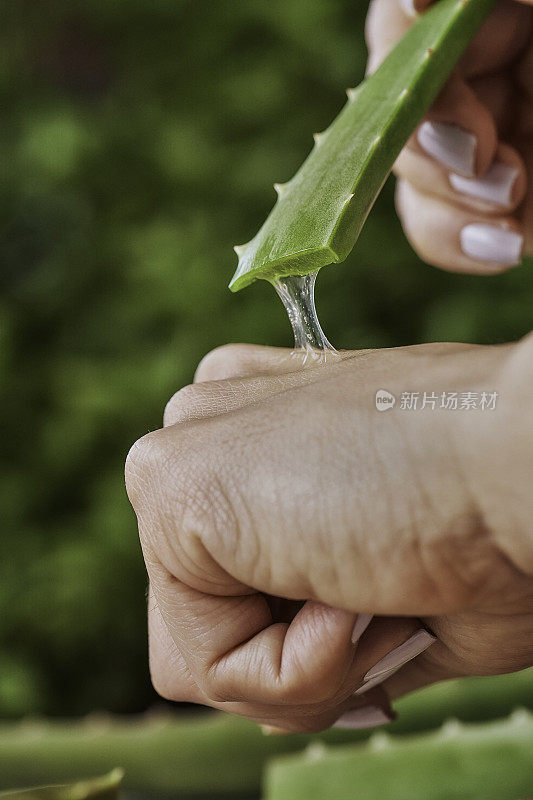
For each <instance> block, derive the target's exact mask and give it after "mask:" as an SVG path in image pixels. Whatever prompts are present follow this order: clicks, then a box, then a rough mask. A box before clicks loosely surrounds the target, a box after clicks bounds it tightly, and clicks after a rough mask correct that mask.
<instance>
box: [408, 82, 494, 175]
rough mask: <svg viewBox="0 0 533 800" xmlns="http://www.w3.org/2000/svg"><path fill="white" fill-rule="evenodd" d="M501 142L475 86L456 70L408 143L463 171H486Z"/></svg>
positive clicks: (455, 170)
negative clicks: (474, 90)
mask: <svg viewBox="0 0 533 800" xmlns="http://www.w3.org/2000/svg"><path fill="white" fill-rule="evenodd" d="M497 146H498V132H497V129H496V124H495V121H494V119H493V117H492V115H491V114H490V112H489V111H488V109H487V108H486V107H485V106H484V105H483V103H482V102H481V101H480V100H479V99H478V97H477V96H476V94H475V93H474V92H473V90H472V89H471V88H470V87H469V86H467V84H466V83H465V82H464V81H463V80H462V78H460V77H459V75H458V74H457V73H455V74H454V75H453V76H452V77H451V78H450V80H449V81H448V83H447V84H446V86H445V87H444V89H443V90H442V91H441V92H440V94H439V96H438V97H437V99H436V100H435V103H434V104H433V106H432V107H431V109H430V111H429V112H428V114H427V117H426V120H425V121H424V122H423V123H422V124H421V125H420V127H419V128H418V129H417V131H416V133H415V134H414V135H413V136H412V137H411V139H410V140H409V142H408V144H407V147H409V148H411V149H413V150H415V151H417V150H418V151H419V152H420V151H421V152H424V153H425V154H427V155H428V156H431V157H432V158H434V159H435V160H436V161H437V162H438V163H439V164H441V165H443V166H444V167H446V168H447V169H451V170H453V171H454V172H458V173H460V174H461V175H466V176H473V175H483V174H484V173H485V172H486V171H487V169H488V168H489V166H490V165H491V164H492V162H493V160H494V156H495V153H496V149H497Z"/></svg>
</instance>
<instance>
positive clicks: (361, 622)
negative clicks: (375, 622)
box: [351, 614, 374, 644]
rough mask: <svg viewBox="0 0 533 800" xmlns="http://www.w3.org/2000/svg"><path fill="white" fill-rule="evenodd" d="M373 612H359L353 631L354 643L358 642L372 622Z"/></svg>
mask: <svg viewBox="0 0 533 800" xmlns="http://www.w3.org/2000/svg"><path fill="white" fill-rule="evenodd" d="M373 616H374V615H373V614H358V615H357V619H356V621H355V625H354V627H353V631H352V637H351V638H352V644H357V642H358V641H359V639H360V638H361V636H362V635H363V633H364V632H365V631H366V629H367V628H368V626H369V625H370V623H371V622H372V618H373Z"/></svg>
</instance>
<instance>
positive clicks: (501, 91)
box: [468, 71, 523, 141]
mask: <svg viewBox="0 0 533 800" xmlns="http://www.w3.org/2000/svg"><path fill="white" fill-rule="evenodd" d="M468 85H469V86H470V87H471V89H472V90H473V92H474V94H475V96H476V97H477V98H478V100H479V102H480V103H481V104H482V105H483V106H484V108H485V109H486V110H487V111H488V112H489V114H490V116H491V117H492V119H493V120H494V124H495V126H496V131H497V135H498V138H499V139H500V141H501V140H506V139H507V138H508V136H509V135H510V134H511V132H512V131H513V130H515V128H516V120H517V115H518V114H519V111H520V107H521V106H522V104H523V101H522V98H520V97H517V92H516V86H515V84H514V81H513V79H512V76H511V75H510V74H509V72H507V71H506V72H499V73H496V74H494V73H493V74H491V75H482V76H481V77H479V78H473V79H472V80H471V81H469V84H468Z"/></svg>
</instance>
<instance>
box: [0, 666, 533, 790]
mask: <svg viewBox="0 0 533 800" xmlns="http://www.w3.org/2000/svg"><path fill="white" fill-rule="evenodd" d="M395 705H396V707H397V709H398V711H399V718H398V720H397V721H396V722H394V723H393V724H392V725H391V726H390V727H389V728H388V730H391V731H393V732H394V733H395V734H396V733H407V732H415V731H423V730H426V729H429V728H436V727H438V726H439V725H440V724H442V722H443V721H444V720H445V719H447V718H448V717H450V716H457V717H460V718H461V719H462V720H465V721H475V720H480V719H494V718H495V717H499V716H502V717H503V716H505V715H506V714H509V713H510V712H511V711H512V709H513V708H516V707H517V706H518V705H524V706H528V707H529V708H530V709H532V710H533V668H532V669H528V670H523V671H522V672H518V673H516V674H514V675H499V676H496V677H491V678H469V679H468V680H456V681H448V682H446V683H441V684H437V685H435V686H431V687H429V688H427V689H424V690H422V691H419V692H417V693H416V694H413V695H411V696H410V697H406V698H405V699H403V700H401V701H399V702H398V703H396V704H395ZM368 736H369V732H368V731H346V730H341V729H333V730H330V731H327V732H326V733H323V734H320V735H318V736H303V735H301V736H300V735H298V736H280V737H277V736H263V734H262V733H261V731H260V730H259V727H258V726H257V725H255V724H254V723H252V722H249V721H248V720H245V719H241V718H239V717H231V716H229V715H227V714H222V713H220V714H219V713H215V712H213V713H212V714H209V715H203V716H201V717H200V718H198V717H194V718H191V717H188V716H184V715H183V714H180V713H178V712H175V713H165V714H161V713H151V714H146V715H142V716H137V717H133V716H132V717H128V718H119V717H112V716H103V717H96V718H95V717H89V718H87V719H86V720H71V721H68V722H67V721H61V720H50V721H44V720H43V721H39V720H23V721H21V722H3V723H1V724H0V788H7V787H9V786H17V785H18V786H27V785H28V783H45V782H48V783H58V782H61V781H62V782H66V781H69V780H74V779H75V778H77V777H78V776H79V775H87V776H89V775H98V774H102V773H104V772H106V771H107V770H110V769H112V767H114V766H115V765H120V766H121V767H123V768H124V770H125V773H126V774H125V778H124V787H125V789H126V790H133V791H137V792H142V791H161V792H166V793H169V794H179V796H180V797H194V798H196V800H199V798H201V797H208V798H209V800H214V799H215V798H216V799H217V800H221V798H222V797H231V798H232V800H236V798H237V797H241V796H247V795H249V794H252V793H254V792H259V787H260V781H261V773H262V770H263V768H264V765H265V762H266V761H268V760H269V759H270V758H272V757H273V756H278V755H283V754H287V753H291V752H296V751H299V750H302V749H303V748H304V747H306V746H307V745H308V744H309V743H310V742H318V743H321V742H324V743H326V744H327V745H339V744H346V743H348V742H351V743H354V742H358V741H361V740H363V739H367V738H368ZM515 800H516V798H515Z"/></svg>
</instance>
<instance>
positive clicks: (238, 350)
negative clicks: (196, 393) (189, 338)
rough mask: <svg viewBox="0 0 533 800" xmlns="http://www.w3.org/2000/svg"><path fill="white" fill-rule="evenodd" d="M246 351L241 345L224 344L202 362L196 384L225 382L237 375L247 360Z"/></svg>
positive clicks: (196, 375) (198, 369)
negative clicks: (225, 379) (224, 380)
mask: <svg viewBox="0 0 533 800" xmlns="http://www.w3.org/2000/svg"><path fill="white" fill-rule="evenodd" d="M245 350H246V347H245V346H244V345H241V344H224V345H221V346H220V347H216V348H215V349H214V350H211V351H210V352H209V353H207V355H205V356H204V357H203V358H202V360H201V361H200V363H199V365H198V367H197V369H196V373H195V376H194V382H195V383H202V382H204V381H217V380H223V379H224V378H229V377H231V376H233V375H235V374H236V373H237V372H238V371H239V368H240V367H241V366H242V364H243V361H244V360H245V352H244V351H245Z"/></svg>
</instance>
